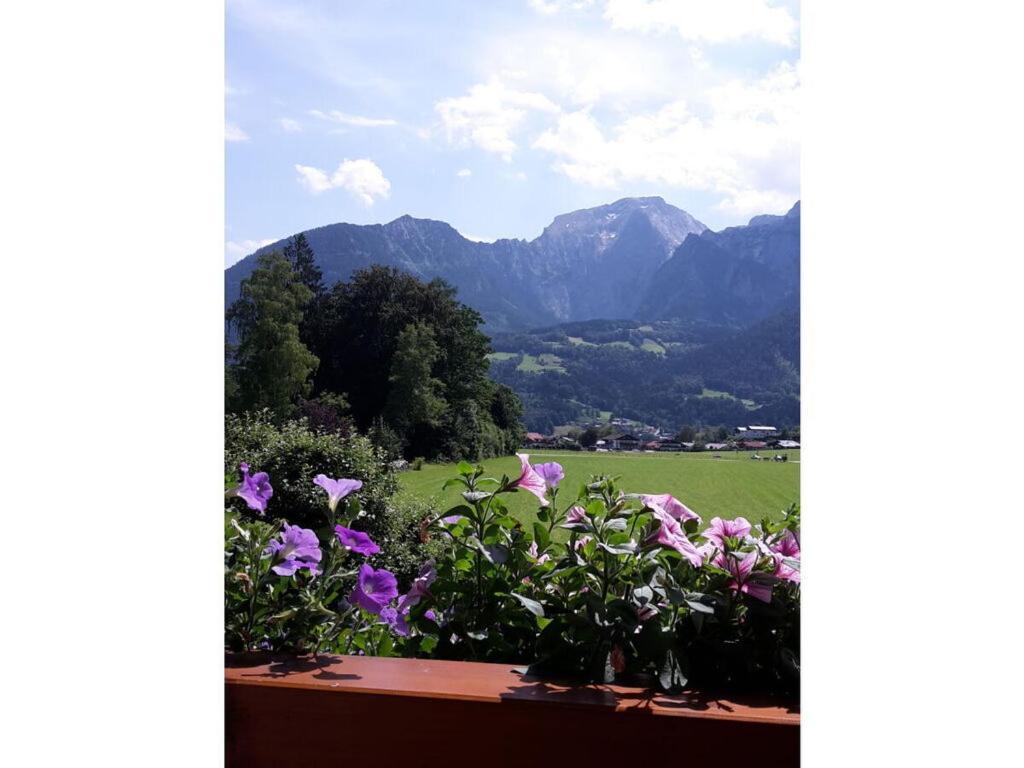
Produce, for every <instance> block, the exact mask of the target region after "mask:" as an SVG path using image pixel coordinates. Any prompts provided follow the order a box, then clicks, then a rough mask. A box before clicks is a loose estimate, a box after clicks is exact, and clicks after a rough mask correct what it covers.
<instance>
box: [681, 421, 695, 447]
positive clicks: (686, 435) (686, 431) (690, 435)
mask: <svg viewBox="0 0 1024 768" xmlns="http://www.w3.org/2000/svg"><path fill="white" fill-rule="evenodd" d="M696 437H697V430H696V429H694V428H693V427H691V426H690V425H689V424H684V425H683V426H682V427H680V428H679V432H678V433H677V434H676V440H677V441H678V442H680V443H692V442H693V441H694V439H695V438H696Z"/></svg>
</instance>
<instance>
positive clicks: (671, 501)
mask: <svg viewBox="0 0 1024 768" xmlns="http://www.w3.org/2000/svg"><path fill="white" fill-rule="evenodd" d="M640 500H641V501H643V503H644V504H645V505H646V506H648V507H650V508H651V509H660V510H661V511H662V512H665V513H667V514H669V515H671V516H672V517H674V518H675V519H676V520H680V521H683V522H685V521H686V520H696V521H697V522H698V523H699V522H700V515H698V514H697V513H696V512H694V511H693V510H692V509H690V508H689V507H688V506H686V505H685V504H683V502H681V501H680V500H679V499H677V498H676V497H675V496H673V495H672V494H670V493H658V494H644V495H641V496H640Z"/></svg>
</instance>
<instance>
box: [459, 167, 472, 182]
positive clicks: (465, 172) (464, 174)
mask: <svg viewBox="0 0 1024 768" xmlns="http://www.w3.org/2000/svg"><path fill="white" fill-rule="evenodd" d="M455 175H456V176H458V177H459V178H460V179H468V178H469V177H470V176H472V175H473V172H472V171H471V170H469V168H460V169H459V170H457V171H456V172H455Z"/></svg>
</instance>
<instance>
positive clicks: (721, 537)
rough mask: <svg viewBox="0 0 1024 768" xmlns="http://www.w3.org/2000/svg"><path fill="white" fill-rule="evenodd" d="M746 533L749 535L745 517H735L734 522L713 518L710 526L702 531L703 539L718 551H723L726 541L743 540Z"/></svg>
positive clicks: (748, 524) (748, 526)
mask: <svg viewBox="0 0 1024 768" xmlns="http://www.w3.org/2000/svg"><path fill="white" fill-rule="evenodd" d="M748 533H750V523H749V522H748V521H747V519H746V518H745V517H737V518H736V519H735V520H723V519H722V518H720V517H713V518H711V524H710V525H709V526H708V527H707V529H706V530H705V531H704V538H705V539H707V540H708V541H710V542H712V543H713V544H714V545H715V546H716V547H718V548H719V549H725V540H726V539H743V538H745V537H746V535H747V534H748Z"/></svg>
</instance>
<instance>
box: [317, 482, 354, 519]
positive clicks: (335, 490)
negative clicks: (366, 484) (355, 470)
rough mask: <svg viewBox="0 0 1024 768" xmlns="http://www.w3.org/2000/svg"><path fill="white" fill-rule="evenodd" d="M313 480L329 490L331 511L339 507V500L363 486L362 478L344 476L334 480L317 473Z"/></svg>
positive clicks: (328, 496) (328, 503) (328, 504)
mask: <svg viewBox="0 0 1024 768" xmlns="http://www.w3.org/2000/svg"><path fill="white" fill-rule="evenodd" d="M313 482H314V483H316V484H317V485H319V486H320V487H321V488H323V489H324V490H325V491H327V506H329V507H330V508H331V512H333V511H334V510H335V509H336V508H337V506H338V502H339V501H341V500H342V499H344V498H345V497H346V496H348V495H349V494H350V493H352V492H353V491H358V490H359V489H360V488H362V487H363V481H362V480H349V479H347V478H344V477H342V478H339V479H337V480H332V479H331V478H329V477H328V476H327V475H317V476H316V477H314V478H313Z"/></svg>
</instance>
